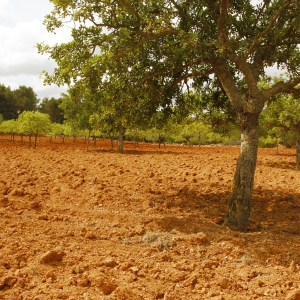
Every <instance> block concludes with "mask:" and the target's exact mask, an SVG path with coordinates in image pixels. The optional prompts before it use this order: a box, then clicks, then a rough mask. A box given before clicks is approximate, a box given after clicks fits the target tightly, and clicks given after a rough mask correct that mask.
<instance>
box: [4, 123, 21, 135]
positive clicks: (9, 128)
mask: <svg viewBox="0 0 300 300" xmlns="http://www.w3.org/2000/svg"><path fill="white" fill-rule="evenodd" d="M19 131H20V126H19V122H18V121H16V120H7V121H3V122H2V123H1V124H0V132H3V133H19Z"/></svg>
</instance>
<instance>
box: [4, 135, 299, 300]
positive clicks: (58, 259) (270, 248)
mask: <svg viewBox="0 0 300 300" xmlns="http://www.w3.org/2000/svg"><path fill="white" fill-rule="evenodd" d="M24 141H25V139H24ZM109 147H110V143H109V141H101V142H99V141H97V144H96V146H94V145H92V144H91V145H90V146H89V150H88V151H86V149H85V148H86V146H85V144H84V141H77V143H76V146H75V145H74V144H73V142H72V140H71V139H70V140H66V141H65V144H62V139H61V138H57V139H53V140H52V143H51V144H50V141H49V139H48V138H43V139H39V141H38V145H37V148H36V149H33V148H28V146H27V144H23V145H20V141H19V139H18V138H16V140H15V142H14V143H12V142H10V141H9V140H8V137H5V136H4V137H3V136H0V170H1V172H0V226H1V235H0V299H9V300H10V299H11V300H14V299H28V300H29V299H30V300H31V299H41V300H44V299H45V300H47V299H69V300H71V299H73V300H77V299H85V300H87V299H90V300H92V299H118V300H125V299H128V300H136V299H144V300H146V299H147V300H150V299H165V300H171V299H179V300H183V299H219V300H221V299H224V300H225V299H226V300H227V299H228V300H231V299H243V300H244V299H289V300H292V299H300V218H299V217H300V174H299V172H297V171H296V170H295V150H289V149H279V152H278V153H277V149H260V150H259V158H258V165H257V172H256V178H255V190H254V196H253V213H252V216H251V221H250V224H249V231H248V232H246V233H240V232H236V231H232V230H229V229H228V228H226V227H225V226H223V225H222V221H223V217H224V213H225V210H226V202H227V199H228V196H229V194H230V186H231V181H232V178H233V173H234V170H235V165H236V161H237V157H238V154H239V148H234V147H231V148H230V147H201V148H200V149H198V148H197V147H187V146H184V147H180V146H166V147H165V148H162V149H158V148H157V145H146V144H140V145H139V146H138V148H135V146H134V144H130V143H126V144H125V149H127V150H126V151H125V153H124V154H122V155H121V154H118V153H116V152H115V151H114V150H109Z"/></svg>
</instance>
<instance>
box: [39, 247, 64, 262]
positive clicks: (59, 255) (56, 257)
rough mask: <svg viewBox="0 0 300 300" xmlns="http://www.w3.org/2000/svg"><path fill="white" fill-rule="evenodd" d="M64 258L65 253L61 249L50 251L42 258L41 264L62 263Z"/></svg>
mask: <svg viewBox="0 0 300 300" xmlns="http://www.w3.org/2000/svg"><path fill="white" fill-rule="evenodd" d="M64 256H65V253H64V252H63V251H61V250H60V249H59V248H56V249H55V250H50V251H47V252H46V253H44V254H43V255H42V256H41V259H40V262H41V263H45V264H46V263H51V262H60V261H62V259H63V257H64Z"/></svg>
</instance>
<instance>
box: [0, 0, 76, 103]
mask: <svg viewBox="0 0 300 300" xmlns="http://www.w3.org/2000/svg"><path fill="white" fill-rule="evenodd" d="M52 8H53V4H52V3H50V1H49V0H0V84H4V85H5V86H10V87H11V89H12V90H15V89H17V88H18V87H19V86H21V85H25V86H27V87H32V88H33V90H34V91H35V93H36V94H37V96H38V98H39V99H43V98H44V97H55V98H59V97H60V94H61V93H64V92H66V90H67V87H61V88H58V87H57V86H56V85H51V86H49V85H48V86H44V85H43V80H42V79H41V78H40V74H41V72H42V71H43V70H47V71H48V72H50V73H52V72H53V70H54V68H55V66H56V63H55V61H53V60H49V57H48V56H46V55H41V54H38V52H37V48H36V44H37V43H40V42H43V41H44V42H45V43H46V44H50V45H53V44H55V43H61V42H65V41H68V40H69V39H70V37H69V36H70V35H69V31H68V29H67V28H66V29H63V30H60V31H59V32H58V33H57V34H53V33H48V32H47V30H46V28H45V26H44V25H43V19H44V16H45V15H46V14H47V13H49V12H50V11H51V10H52Z"/></svg>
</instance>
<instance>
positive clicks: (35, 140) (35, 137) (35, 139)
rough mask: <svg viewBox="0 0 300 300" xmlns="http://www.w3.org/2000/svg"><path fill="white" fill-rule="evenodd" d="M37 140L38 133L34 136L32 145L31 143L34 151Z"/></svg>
mask: <svg viewBox="0 0 300 300" xmlns="http://www.w3.org/2000/svg"><path fill="white" fill-rule="evenodd" d="M37 138H38V132H36V133H35V134H34V143H33V148H34V149H35V148H36V142H37Z"/></svg>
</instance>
